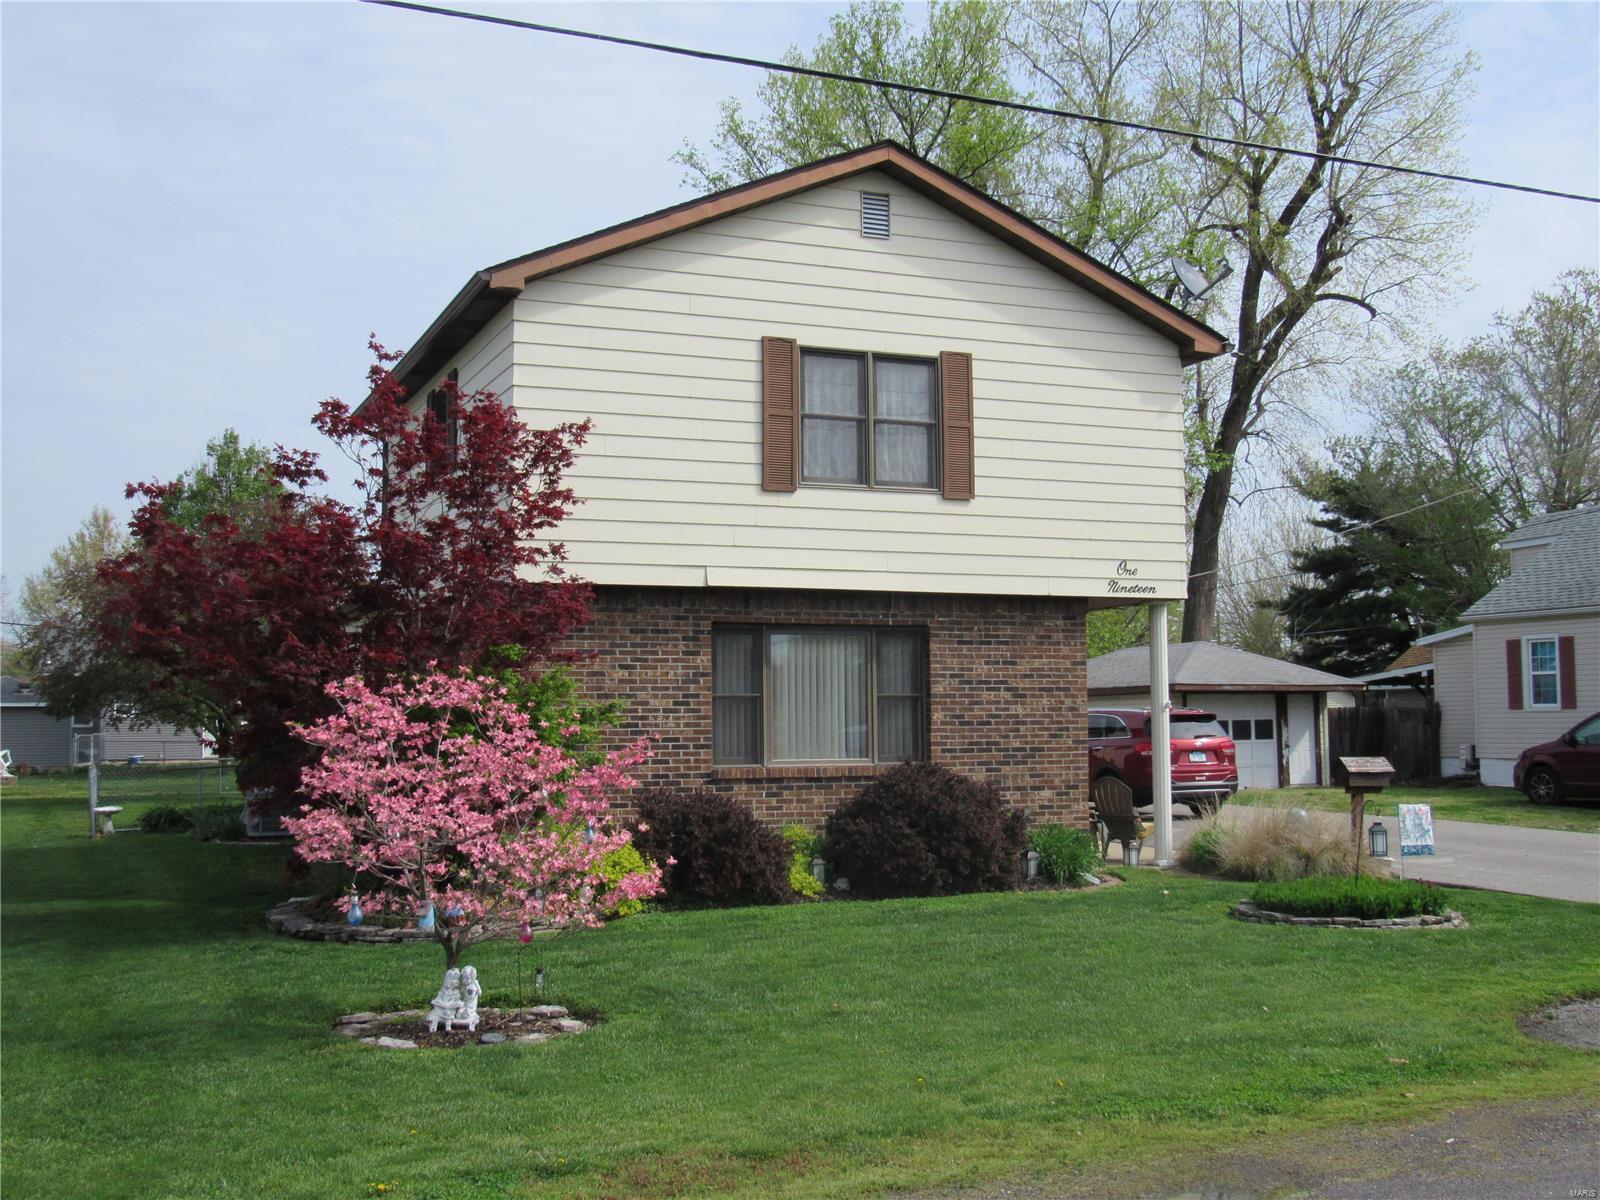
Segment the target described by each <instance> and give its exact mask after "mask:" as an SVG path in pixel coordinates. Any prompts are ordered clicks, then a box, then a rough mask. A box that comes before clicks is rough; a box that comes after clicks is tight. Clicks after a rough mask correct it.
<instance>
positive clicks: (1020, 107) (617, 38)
mask: <svg viewBox="0 0 1600 1200" xmlns="http://www.w3.org/2000/svg"><path fill="white" fill-rule="evenodd" d="M361 2H362V3H363V4H376V5H379V6H381V7H383V8H401V9H405V10H407V11H409V12H420V13H431V14H433V15H435V16H440V17H455V18H457V19H459V20H463V21H478V22H481V23H483V24H485V25H504V26H506V27H508V28H511V29H527V30H531V31H533V32H534V33H553V34H557V35H559V36H561V37H571V38H582V39H583V40H585V41H590V42H605V43H607V44H609V45H613V46H631V47H633V48H634V49H637V50H654V51H656V52H658V53H661V54H677V55H681V56H682V57H684V58H697V59H701V60H703V61H706V62H720V63H730V64H732V65H733V66H737V67H756V68H758V69H760V70H763V71H778V72H782V73H784V74H788V75H805V76H808V77H809V78H812V79H830V80H833V81H835V82H837V83H859V84H864V85H865V86H867V87H875V88H887V89H889V90H891V91H897V92H911V93H913V94H914V95H918V96H930V97H933V98H934V99H938V100H960V101H964V102H966V103H968V104H987V105H990V106H992V107H994V108H1008V109H1012V110H1013V111H1016V112H1025V113H1034V114H1036V115H1038V116H1046V117H1065V118H1066V119H1068V120H1071V121H1088V122H1090V123H1091V124H1096V125H1113V126H1115V127H1117V128H1118V129H1136V130H1139V131H1141V132H1144V133H1159V134H1162V135H1164V136H1166V137H1178V138H1186V139H1188V140H1189V141H1191V142H1214V143H1217V144H1218V145H1224V146H1239V147H1241V148H1243V149H1246V150H1265V151H1269V152H1270V153H1273V154H1288V155H1292V156H1293V157H1296V158H1310V159H1316V160H1318V161H1321V162H1329V163H1344V164H1347V165H1349V166H1352V167H1372V168H1374V169H1375V170H1379V171H1392V172H1395V173H1396V174H1400V175H1418V176H1421V177H1423V178H1425V179H1443V180H1446V181H1448V182H1450V183H1465V184H1471V185H1473V186H1475V187H1488V188H1499V189H1501V190H1502V191H1508V192H1527V193H1529V194H1531V195H1535V196H1553V197H1555V198H1557V199H1560V200H1579V201H1582V202H1583V203H1585V204H1600V196H1584V195H1580V194H1579V193H1577V192H1561V191H1556V190H1555V189H1553V188H1541V187H1532V186H1530V185H1528V184H1524V183H1505V182H1503V181H1500V180H1495V179H1482V178H1479V177H1477V176H1473V175H1454V174H1451V173H1450V172H1448V171H1429V170H1425V169H1424V168H1422V167H1400V166H1395V165H1393V164H1391V163H1381V162H1374V161H1372V160H1371V159H1365V158H1352V157H1350V156H1348V155H1344V154H1323V153H1320V152H1318V151H1316V150H1296V149H1294V148H1292V147H1289V146H1275V145H1273V144H1272V143H1270V142H1255V141H1251V140H1249V139H1247V138H1231V137H1224V136H1222V135H1221V134H1214V133H1198V132H1196V131H1194V130H1190V129H1173V128H1171V127H1169V126H1166V125H1150V124H1147V123H1145V122H1143V121H1124V120H1120V119H1118V118H1116V117H1100V116H1095V115H1094V114H1092V113H1080V112H1073V111H1072V110H1071V109H1065V108H1049V107H1047V106H1045V105H1042V104H1029V103H1027V102H1026V101H1023V100H1002V99H999V98H998V97H995V96H976V95H973V94H972V93H970V92H952V91H946V90H945V89H943V88H932V87H924V86H923V85H922V84H918V83H900V82H898V81H896V80H893V79H873V78H871V77H870V76H866V75H850V74H847V73H845V72H843V71H824V70H822V69H821V68H820V67H802V66H796V65H795V64H793V63H783V62H774V61H772V60H771V59H765V58H749V57H747V56H745V55H742V54H721V53H718V52H717V51H715V50H696V49H694V48H692V47H689V46H674V45H671V44H669V43H667V42H647V41H644V40H642V39H640V38H630V37H622V36H621V35H619V34H614V33H594V32H593V31H591V30H585V29H568V28H565V27H563V26H560V25H545V24H543V23H541V22H538V21H518V20H516V19H514V18H512V17H495V16H490V15H489V14H488V13H475V12H465V11H463V10H461V9H457V8H442V7H440V6H439V5H435V4H417V3H413V2H412V0H361Z"/></svg>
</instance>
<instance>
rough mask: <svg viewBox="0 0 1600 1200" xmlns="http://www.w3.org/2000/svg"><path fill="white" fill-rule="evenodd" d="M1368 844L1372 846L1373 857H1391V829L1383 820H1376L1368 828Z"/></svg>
mask: <svg viewBox="0 0 1600 1200" xmlns="http://www.w3.org/2000/svg"><path fill="white" fill-rule="evenodd" d="M1367 844H1368V845H1369V846H1371V847H1372V857H1373V858H1388V857H1389V831H1388V830H1387V829H1385V828H1384V826H1383V822H1382V821H1374V822H1373V823H1372V826H1371V828H1369V829H1368V830H1367Z"/></svg>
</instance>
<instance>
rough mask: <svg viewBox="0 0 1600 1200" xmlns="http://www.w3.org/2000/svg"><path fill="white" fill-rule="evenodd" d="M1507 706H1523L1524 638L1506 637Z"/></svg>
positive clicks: (1516, 707)
mask: <svg viewBox="0 0 1600 1200" xmlns="http://www.w3.org/2000/svg"><path fill="white" fill-rule="evenodd" d="M1506 707H1507V708H1509V709H1510V710H1511V711H1512V712H1517V711H1519V710H1520V709H1521V708H1522V639H1521V638H1507V639H1506Z"/></svg>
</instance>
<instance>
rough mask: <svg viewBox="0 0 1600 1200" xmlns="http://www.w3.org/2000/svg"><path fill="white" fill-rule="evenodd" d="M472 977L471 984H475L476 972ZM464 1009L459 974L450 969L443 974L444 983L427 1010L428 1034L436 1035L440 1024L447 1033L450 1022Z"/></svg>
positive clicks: (454, 969)
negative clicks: (431, 1005)
mask: <svg viewBox="0 0 1600 1200" xmlns="http://www.w3.org/2000/svg"><path fill="white" fill-rule="evenodd" d="M468 970H471V968H470V967H469V968H468ZM473 975H474V980H473V982H474V984H476V982H477V980H476V975H477V972H476V971H474V972H473ZM464 1007H465V1002H464V1001H463V1000H462V999H461V972H460V970H458V969H457V968H455V967H451V968H450V969H449V970H448V971H446V972H445V973H444V983H443V984H441V985H440V987H439V994H438V995H437V996H435V997H434V998H433V1007H432V1008H431V1009H429V1010H428V1032H429V1033H437V1032H438V1030H439V1026H440V1025H441V1024H442V1025H443V1026H444V1028H445V1030H446V1032H448V1031H449V1029H450V1022H451V1021H453V1020H455V1019H456V1017H458V1016H459V1015H460V1014H461V1010H462V1008H464Z"/></svg>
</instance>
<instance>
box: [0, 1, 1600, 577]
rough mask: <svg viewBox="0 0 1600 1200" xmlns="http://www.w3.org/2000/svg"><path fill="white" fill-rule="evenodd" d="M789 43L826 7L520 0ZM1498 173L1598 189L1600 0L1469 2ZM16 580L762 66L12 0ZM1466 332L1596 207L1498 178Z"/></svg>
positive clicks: (598, 193) (271, 426)
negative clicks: (88, 519)
mask: <svg viewBox="0 0 1600 1200" xmlns="http://www.w3.org/2000/svg"><path fill="white" fill-rule="evenodd" d="M495 11H514V12H517V13H519V14H522V15H529V16H531V17H532V18H533V19H537V20H543V21H548V22H550V23H555V24H570V25H577V26H580V27H586V28H593V29H602V30H607V31H616V32H624V33H629V34H633V35H636V36H642V37H648V38H655V39H659V40H664V41H676V42H683V43H690V44H695V45H702V46H707V47H712V48H716V49H721V50H728V51H732V52H736V53H746V54H752V55H760V56H764V57H776V56H778V55H779V54H781V52H782V51H783V50H784V49H785V48H786V47H788V46H789V45H791V44H795V43H799V44H802V45H805V46H809V45H811V44H812V42H813V41H814V40H815V39H816V37H817V35H818V34H819V33H820V32H821V30H822V29H823V27H824V26H825V24H826V21H827V18H828V16H829V14H830V13H832V12H834V11H836V6H832V5H801V4H741V5H732V4H729V5H703V4H674V5H666V4H661V5H631V4H608V5H555V4H552V5H539V6H502V7H501V8H498V9H496V10H495ZM1462 18H1463V22H1462V32H1463V39H1464V41H1465V43H1466V45H1467V46H1469V47H1470V48H1472V49H1473V50H1474V51H1476V53H1477V54H1478V55H1479V57H1480V60H1481V65H1482V69H1481V71H1480V72H1479V75H1478V78H1477V86H1478V93H1477V97H1476V99H1475V101H1474V103H1473V105H1472V108H1471V114H1472V115H1471V123H1470V126H1469V128H1468V130H1467V135H1466V138H1465V141H1464V143H1463V150H1464V154H1465V157H1466V159H1467V164H1468V167H1469V169H1470V170H1471V171H1472V172H1474V173H1477V174H1484V175H1490V176H1494V177H1497V178H1507V179H1514V180H1521V181H1527V182H1533V183H1538V184H1541V185H1545V186H1551V187H1558V188H1563V189H1566V190H1572V191H1581V192H1589V193H1595V192H1600V148H1597V143H1600V133H1597V131H1600V7H1597V6H1596V5H1595V4H1564V5H1534V4H1477V5H1470V6H1467V7H1465V8H1464V9H1463V10H1462ZM0 43H3V45H0V52H3V105H4V118H3V120H4V125H3V162H0V168H3V191H0V202H3V210H0V212H3V239H4V258H3V304H4V309H3V346H0V351H3V370H0V387H3V411H0V422H3V424H0V438H3V450H0V458H3V462H0V466H3V472H4V478H3V490H0V500H3V532H0V537H3V540H0V572H3V574H4V576H5V578H6V581H7V584H8V590H9V591H10V592H11V594H12V595H13V596H14V595H15V589H16V588H17V587H18V586H19V585H20V583H21V581H22V579H23V577H24V576H25V575H27V574H29V573H31V572H32V571H35V570H37V569H38V567H39V566H40V565H41V564H42V563H43V561H44V559H45V557H46V555H47V554H48V553H49V551H50V549H51V547H53V546H54V545H56V544H58V543H59V542H61V541H62V540H63V539H65V538H66V537H67V536H68V535H69V534H70V533H71V532H72V530H73V529H74V528H75V527H76V526H77V524H78V523H79V522H80V521H81V520H82V519H83V517H84V516H86V515H87V513H88V511H89V509H90V507H91V506H92V505H94V504H105V505H109V506H111V507H112V508H113V509H114V510H116V511H119V512H120V511H126V505H125V504H124V502H123V501H122V499H121V497H122V487H123V484H124V483H126V482H127V481H129V480H134V479H145V478H168V477H170V476H172V475H174V474H176V473H177V472H179V471H181V470H183V469H184V468H185V467H186V466H188V465H189V464H191V463H192V462H193V461H194V460H195V459H197V458H198V457H199V455H200V453H201V451H202V449H203V446H204V443H205V441H206V439H207V438H208V437H210V436H213V435H215V434H216V433H217V432H219V431H220V430H221V429H222V428H224V427H225V426H229V425H231V426H233V427H235V428H237V429H238V430H239V431H240V433H241V434H243V435H244V436H245V437H246V438H250V439H255V440H259V441H263V442H267V443H273V442H284V443H286V444H290V445H314V444H315V443H314V439H313V434H312V432H311V430H310V428H309V426H308V425H307V420H308V418H309V415H310V413H311V412H312V411H313V409H314V408H315V405H316V403H317V401H319V400H320V399H322V398H323V397H325V396H327V395H330V394H331V395H343V396H346V397H354V396H356V395H357V394H358V393H359V388H360V382H361V378H362V373H363V371H364V370H365V367H366V363H367V355H366V350H365V343H366V338H367V334H368V333H369V332H371V331H376V332H377V333H378V335H379V337H380V339H382V340H384V341H386V342H388V343H389V344H391V345H394V346H404V345H405V344H406V343H407V342H408V341H409V340H410V339H411V338H413V337H415V336H416V335H417V334H418V333H419V332H420V331H421V330H422V329H423V328H424V327H425V326H426V325H427V323H428V322H429V321H430V320H431V319H432V317H433V316H434V315H435V313H437V311H438V310H439V309H440V308H441V307H442V306H443V305H444V303H445V302H446V301H447V300H448V299H449V298H450V297H451V296H452V295H453V294H454V293H455V291H456V289H457V288H458V287H459V286H460V285H461V284H462V283H463V282H464V281H465V280H466V278H467V276H468V275H469V274H470V273H471V272H472V271H473V270H474V269H476V268H478V267H480V266H483V265H485V264H488V263H491V262H495V261H498V260H500V259H504V258H508V257H510V256H512V255H514V254H517V253H520V252H522V251H526V250H530V249H534V248H536V247H538V246H541V245H546V244H549V243H552V242H556V241H560V240H562V239H564V238H568V237H571V236H574V235H577V234H580V233H584V232H587V231H589V230H592V229H596V228H600V227H603V226H605V225H608V224H611V223H613V222H616V221H620V220H624V219H626V218H628V217H631V216H635V215H637V214H639V213H642V212H647V211H649V210H651V209H655V208H659V207H661V206H662V205H665V204H670V203H674V202H676V201H678V200H681V199H683V198H685V197H686V196H687V195H688V194H690V193H689V191H688V189H686V188H685V187H684V186H683V185H682V182H681V174H682V172H681V170H680V169H679V168H678V167H677V166H676V165H675V164H673V163H672V162H670V161H669V155H670V154H671V153H672V151H673V150H675V149H676V148H677V147H678V146H679V145H680V144H681V142H682V141H683V139H684V138H685V137H688V138H690V139H692V140H697V141H704V140H705V139H706V137H707V136H708V135H709V133H710V132H711V129H712V127H713V125H714V123H715V120H716V106H717V102H718V101H719V100H720V99H721V98H723V97H724V96H727V95H729V94H737V95H741V96H744V97H749V96H751V95H752V94H753V93H754V90H755V87H756V85H757V84H758V83H759V79H760V77H759V75H758V74H756V73H755V72H752V71H748V70H745V69H742V68H736V67H727V66H718V65H714V64H706V63H699V62H690V61H687V60H682V59H676V58H669V57H665V56H657V55H650V54H646V53H643V52H640V51H630V50H623V49H617V48H608V47H601V46H593V45H589V44H585V43H577V42H572V41H570V40H562V39H555V38H551V37H548V36H544V35H535V34H530V33H519V32H514V31H508V30H504V29H495V28H491V27H486V26H477V25H473V24H469V23H466V22H456V21H448V20H444V19H440V18H431V17H425V16H421V15H416V14H410V13H402V12H397V11H393V10H388V9H381V8H375V7H370V6H366V5H359V4H354V3H343V4H334V3H330V4H237V5H235V4H176V5H172V4H125V5H123V4H118V5H101V4H29V3H15V2H13V3H7V4H4V5H3V6H0ZM1482 199H1483V200H1484V203H1485V208H1484V215H1483V220H1482V222H1481V224H1480V226H1479V228H1478V230H1477V232H1476V233H1475V235H1474V236H1473V239H1472V245H1473V258H1472V261H1471V265H1470V267H1469V273H1470V275H1471V277H1472V279H1473V281H1474V283H1475V285H1476V286H1475V287H1474V288H1473V289H1472V290H1471V291H1469V292H1467V293H1465V294H1464V295H1463V296H1462V298H1461V301H1460V303H1459V305H1458V306H1457V307H1456V308H1455V309H1454V310H1453V311H1449V312H1444V313H1440V314H1438V316H1437V324H1438V327H1439V332H1440V333H1441V334H1442V335H1444V336H1447V337H1451V338H1460V337H1465V336H1468V335H1470V334H1473V333H1476V332H1479V331H1481V330H1482V329H1484V328H1485V327H1486V325H1487V323H1488V320H1489V317H1490V315H1491V314H1492V313H1493V311H1494V310H1495V309H1497V308H1505V307H1512V308H1514V307H1518V306H1520V305H1521V304H1523V303H1524V302H1525V301H1526V299H1527V297H1528V295H1529V293H1530V292H1531V291H1532V289H1533V288H1535V287H1538V286H1542V285H1544V284H1546V283H1548V282H1549V281H1550V279H1552V278H1553V277H1554V276H1555V275H1556V274H1557V273H1558V272H1559V271H1561V270H1562V269H1564V268H1567V267H1571V266H1581V265H1588V266H1595V265H1600V209H1597V207H1596V206H1592V205H1581V204H1575V203H1570V202H1560V201H1553V200H1534V199H1531V198H1522V197H1515V196H1511V195H1507V194H1500V193H1484V194H1483V196H1482Z"/></svg>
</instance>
